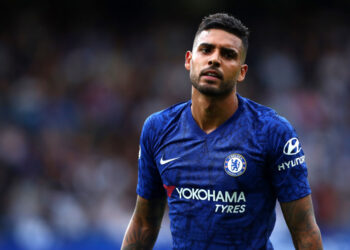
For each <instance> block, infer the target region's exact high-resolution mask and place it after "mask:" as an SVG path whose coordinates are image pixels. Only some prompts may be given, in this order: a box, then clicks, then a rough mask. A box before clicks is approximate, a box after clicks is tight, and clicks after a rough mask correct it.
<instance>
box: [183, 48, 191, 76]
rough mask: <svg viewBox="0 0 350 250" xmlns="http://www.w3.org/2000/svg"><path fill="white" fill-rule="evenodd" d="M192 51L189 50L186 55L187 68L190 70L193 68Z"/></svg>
mask: <svg viewBox="0 0 350 250" xmlns="http://www.w3.org/2000/svg"><path fill="white" fill-rule="evenodd" d="M191 60H192V52H191V51H189V50H188V51H187V52H186V57H185V68H186V69H187V70H188V71H189V70H190V69H191Z"/></svg>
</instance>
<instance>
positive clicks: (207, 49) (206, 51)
mask: <svg viewBox="0 0 350 250" xmlns="http://www.w3.org/2000/svg"><path fill="white" fill-rule="evenodd" d="M210 50H211V49H210V48H206V47H204V48H202V49H201V51H202V52H203V53H204V54H207V53H209V52H210Z"/></svg>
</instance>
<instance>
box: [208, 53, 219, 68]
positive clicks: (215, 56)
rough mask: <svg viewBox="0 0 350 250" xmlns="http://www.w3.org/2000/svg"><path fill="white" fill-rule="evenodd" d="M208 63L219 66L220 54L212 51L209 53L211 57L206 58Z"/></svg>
mask: <svg viewBox="0 0 350 250" xmlns="http://www.w3.org/2000/svg"><path fill="white" fill-rule="evenodd" d="M208 64H209V65H210V66H215V67H219V66H220V64H221V63H220V55H219V53H218V52H214V53H212V54H211V57H210V58H209V60H208Z"/></svg>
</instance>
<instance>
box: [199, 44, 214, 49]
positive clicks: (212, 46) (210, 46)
mask: <svg viewBox="0 0 350 250" xmlns="http://www.w3.org/2000/svg"><path fill="white" fill-rule="evenodd" d="M198 47H207V48H214V47H215V46H214V45H213V44H211V43H201V44H199V45H198Z"/></svg>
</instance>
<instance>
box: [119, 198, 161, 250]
mask: <svg viewBox="0 0 350 250" xmlns="http://www.w3.org/2000/svg"><path fill="white" fill-rule="evenodd" d="M165 204H166V197H164V198H159V199H152V200H147V199H144V198H142V197H141V196H137V200H136V206H135V211H134V214H133V216H132V218H131V221H130V223H129V226H128V228H127V230H126V233H125V236H124V239H123V244H122V249H123V250H127V249H135V250H136V249H152V247H153V245H154V243H155V242H156V239H157V236H158V233H159V229H160V224H161V222H162V219H163V214H164V209H165Z"/></svg>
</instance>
